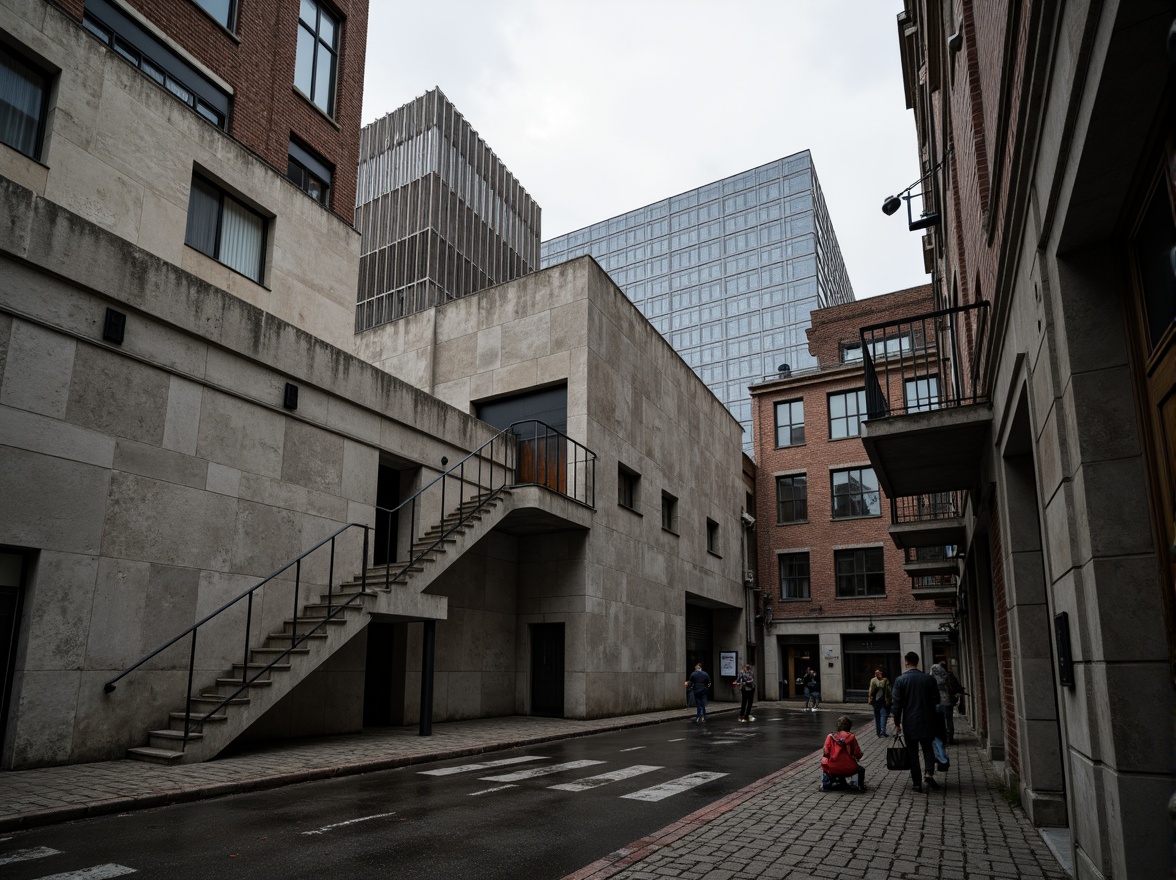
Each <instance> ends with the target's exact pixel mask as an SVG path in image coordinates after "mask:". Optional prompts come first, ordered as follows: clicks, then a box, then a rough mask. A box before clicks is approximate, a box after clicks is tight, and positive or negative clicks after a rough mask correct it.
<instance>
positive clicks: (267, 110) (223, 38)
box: [58, 0, 368, 224]
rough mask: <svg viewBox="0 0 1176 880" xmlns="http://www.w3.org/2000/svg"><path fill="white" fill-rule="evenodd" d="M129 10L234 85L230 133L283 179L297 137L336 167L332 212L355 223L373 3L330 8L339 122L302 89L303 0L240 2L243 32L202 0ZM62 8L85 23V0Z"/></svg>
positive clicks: (71, 0)
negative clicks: (297, 79)
mask: <svg viewBox="0 0 1176 880" xmlns="http://www.w3.org/2000/svg"><path fill="white" fill-rule="evenodd" d="M124 4H125V5H128V6H133V7H134V8H135V10H136V11H138V12H139V13H140V14H142V15H143V17H145V18H146V19H148V20H149V21H150V22H151V23H152V24H154V25H155V26H156V27H157V28H159V29H160V30H161V31H163V32H164V33H166V34H167V35H168V36H169V37H170V38H171V39H172V40H174V41H175V42H176V43H177V44H178V45H180V46H182V47H183V48H184V50H186V51H187V52H189V53H190V54H191V55H192V56H193V57H194V58H196V59H197V60H198V61H200V62H201V63H202V64H204V65H205V66H206V67H208V69H209V70H211V71H213V72H214V73H215V74H216V75H217V76H219V77H220V78H221V79H223V80H224V81H225V82H227V83H229V85H231V86H232V87H233V90H234V94H233V108H232V113H231V115H230V119H229V134H230V135H232V136H233V137H234V138H236V139H237V140H238V141H240V142H241V143H242V144H243V145H244V146H245V147H247V148H248V149H249V150H251V151H252V152H254V153H256V154H257V155H258V156H259V157H261V158H262V159H263V160H265V161H266V162H267V163H269V164H270V165H272V166H273V167H274V168H275V169H276V170H277V171H278V172H279V173H280V174H283V175H284V174H285V173H286V157H287V149H288V147H289V143H290V138H291V135H293V136H294V137H296V138H297V139H298V140H300V141H302V142H303V143H304V144H306V145H307V146H309V147H310V148H311V149H313V150H314V151H315V152H316V153H318V154H319V155H321V156H322V157H323V159H325V160H326V161H327V163H328V164H329V165H331V166H332V167H333V169H334V177H333V180H332V187H333V189H334V194H333V196H332V199H331V210H332V211H333V212H334V213H335V214H336V215H337V216H338V217H339V218H340V219H342V220H344V221H346V222H347V223H348V224H351V223H353V222H354V218H355V179H356V173H357V164H358V156H359V128H360V119H361V113H362V103H363V73H364V59H365V53H366V49H367V17H368V2H367V0H332V2H331V3H329V4H326V5H327V7H328V8H329V9H330V10H331V11H332V12H333V13H336V14H337V15H338V16H339V18H340V21H341V28H340V36H339V56H338V72H337V80H336V82H337V86H336V92H335V115H334V118H331V117H328V116H327V115H326V114H324V113H323V112H322V111H320V110H319V109H318V108H317V107H315V106H314V105H313V104H312V103H311V102H310V101H309V100H308V99H307V98H306V97H304V96H303V95H302V94H301V93H300V92H299V91H298V89H296V88H295V87H294V56H295V51H296V46H297V39H298V0H276V2H265V3H254V2H240V3H238V4H237V6H238V17H237V23H236V30H235V32H230V31H228V30H226V29H225V28H223V27H221V25H220V24H219V23H218V22H216V21H214V20H213V19H212V18H211V17H210V16H209V15H208V14H207V13H206V12H205V11H204V10H203V9H202V8H201V7H200V6H199V5H198V4H197V3H195V2H194V0H131V2H126V0H124ZM58 5H59V6H60V7H61V8H62V9H64V10H65V11H66V12H67V13H69V15H71V16H72V17H74V18H76V19H78V20H79V21H81V18H82V11H83V8H84V2H83V0H62V2H60V3H58Z"/></svg>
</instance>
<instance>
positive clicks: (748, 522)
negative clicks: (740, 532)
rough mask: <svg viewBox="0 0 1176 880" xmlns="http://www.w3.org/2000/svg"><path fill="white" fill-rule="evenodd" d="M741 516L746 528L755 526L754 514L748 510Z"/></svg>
mask: <svg viewBox="0 0 1176 880" xmlns="http://www.w3.org/2000/svg"><path fill="white" fill-rule="evenodd" d="M739 518H740V519H741V520H743V527H744V528H745V529H751V528H755V517H754V516H752V515H751V514H750V513H747V512H746V511H744V512H743V513H741V514H740V515H739Z"/></svg>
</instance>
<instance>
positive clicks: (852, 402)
mask: <svg viewBox="0 0 1176 880" xmlns="http://www.w3.org/2000/svg"><path fill="white" fill-rule="evenodd" d="M865 414H866V392H865V389H864V388H859V389H858V390H857V391H842V392H839V393H837V394H830V395H829V439H830V440H841V439H843V438H845V437H860V436H861V433H862V418H863V417H864V416H865Z"/></svg>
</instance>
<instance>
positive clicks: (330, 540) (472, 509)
mask: <svg viewBox="0 0 1176 880" xmlns="http://www.w3.org/2000/svg"><path fill="white" fill-rule="evenodd" d="M526 425H531V426H532V431H531V436H530V438H529V439H530V441H534V440H536V439H538V438H540V437H542V438H545V440H546V439H550V438H557V439H558V441H559V442H560V443H561V444H566V445H568V446H570V447H571V448H573V450H575V453H574V460H575V461H576V462H577V463H585V464H587V465H590V467H589V468H588V470H589V479H588V480H587V481H585V483H584V484H583V485H585V486H589V487H590V490H591V491H590V494H587V496H586V497H587V499H588V500H583V499H581V498H579V497H576V496H574V495H573V496H569V497H572V498H573V500H579V501H581V503H586V504H588V505H589V506H592V504H593V503H594V501H595V462H596V454H595V453H593V452H591V451H590V450H588V449H587V448H586V447H584V446H582V445H581V444H579V443H577V442H576V441H574V440H571V439H570V438H568V437H567V436H566V435H565V434H563V433H561V432H559V431H557V430H556V429H554V428H551V427H550V426H548V425H545V424H543V423H542V422H538V421H536V420H527V421H523V422H516V423H514V424H512V425H511V426H510V427H509V428H506V429H504V430H502V431H500V432H499V433H497V434H495V435H494V436H493V437H491V438H490V439H489V440H487V441H485V442H484V443H482V444H481V445H480V446H478V447H477V448H476V449H475V450H474V451H473V452H470V453H469V454H467V455H466V456H465V457H463V458H462V459H461V460H460V461H459V462H457V463H456V464H454V465H453V466H452V467H450V468H449V469H448V470H446V471H444V472H442V473H441V474H439V475H438V476H437V477H435V478H434V479H432V480H430V481H429V482H428V483H426V484H425V485H424V486H422V487H421V488H419V489H418V490H417V491H416V492H414V493H413V494H412V495H411V496H410V497H409V498H407V499H405V500H404V501H403V502H401V503H400V504H398V505H397V506H396V507H394V508H391V509H388V508H380V507H377V508H376V509H377V510H378V511H383V512H385V513H387V514H389V535H388V541H389V544H388V545H386V550H387V549H388V548H390V542H391V529H392V524H393V523H394V522H396V521H397V519H398V516H399V514H401V513H402V512H403V511H404V510H405V508H409V511H410V520H409V522H410V531H409V537H410V551H409V558H408V560H407V561H405V562H403V563H396V565H399V566H400V568H399V571H398V572H397V574H396V577H392V576H391V571H392V568H393V563H392V562H391V560H390V559H389V557H388V556H387V555H386V556H385V559H386V560H387V564H386V570H385V588H390V587H391V584H392V582H393V581H396V580H398V579H399V578H400V577H401V576H402V575H404V574H405V573H406V572H407V571H408V570H409V569H411V568H412V567H413V566H414V565H416V564H417V563H419V562H420V561H422V559H423V558H424V557H425V556H427V555H428V554H429V553H431V552H432V551H433V550H434V549H436V548H437V546H438V545H440V544H441V543H442V542H443V541H444V540H446V539H447V538H448V537H449V536H450V535H452V534H453V533H454V532H455V531H457V530H458V529H460V528H461V527H462V526H464V524H465V523H467V522H469V521H470V519H471V518H473V517H474V516H476V515H477V514H479V513H480V512H481V511H482V510H484V509H485V507H486V506H487V505H488V503H489V502H490V501H491V500H493V499H494V498H496V497H498V496H499V495H501V494H502V493H503V492H504V491H505V490H506V489H507V488H508V486H510V485H526V484H528V483H530V482H534V481H533V480H526V481H520V480H519V479H518V477H519V473H518V467H517V451H518V445H519V443H520V442H524V443H525V442H528V438H527V437H526V436H524V437H523V438H522V439H521V440H520V436H519V435H520V433H521V429H522V426H526ZM539 426H542V429H543V432H542V434H540V429H539ZM496 449H497V450H498V453H499V455H501V456H502V460H501V461H496V460H495V458H494V455H495V451H496ZM512 453H514V454H513V455H512ZM581 453H582V454H581ZM475 462H476V467H477V470H476V476H477V481H475V480H474V479H472V478H471V477H467V475H466V470H467V467H469V468H471V469H472V468H473V467H474V464H475ZM484 468H487V469H488V473H485V474H484ZM496 470H497V471H498V472H499V473H500V474H501V477H502V481H501V483H499V484H498V485H497V486H496V485H495V471H496ZM484 475H485V476H486V479H485V480H483V476H484ZM453 479H456V480H457V481H458V496H457V506H456V508H455V509H454V512H453V513H450V512H448V508H447V506H446V487H447V484H448V482H449V481H451V480H453ZM576 485H577V486H578V487H580V486H581V483H580V481H579V480H577V481H576ZM436 486H439V487H440V489H439V492H440V505H439V508H438V509H439V511H440V517H439V521H438V525H437V526H435V528H437V529H438V534H437V535H435V536H434V537H433V539H432V540H431V542H430V543H428V544H427V545H425V546H422V547H419V548H416V547H415V545H416V541H415V536H416V523H417V513H418V509H419V508H420V507H421V506H422V505H420V501H421V499H422V498H423V497H424V495H425V493H426V492H429V490H431V489H433V488H434V487H436ZM470 486H476V487H477V490H476V491H475V492H474V494H473V495H471V497H470V501H471V502H476V503H474V504H472V506H471V505H469V504H468V503H467V500H466V492H467V489H468V487H470ZM549 488H554V487H550V486H549ZM565 488H566V487H565ZM565 494H566V491H565ZM581 494H583V493H581ZM354 528H360V529H363V556H362V564H361V566H360V569H361V570H360V579H359V580H360V589H359V592H357V593H354V594H353V595H352V596H351V597H350V598H349V599H347V600H346V601H345V602H342V603H340V604H335V591H334V587H335V544H336V541H337V540H338V538H339V537H340V536H341V535H343V534H344V533H345V532H348V531H350V530H351V529H354ZM369 532H374V527H372V526H369V525H367V524H365V523H347V524H346V525H344V526H342V527H341V528H339V529H337V530H336V531H335V532H334V533H332V534H331V535H328V536H327V537H326V538H323V539H322V540H321V541H319V542H318V543H317V544H315V545H314V546H313V547H311V548H309V549H308V550H305V551H303V552H302V553H300V554H298V555H297V556H296V557H294V558H293V559H291V560H290V561H289V562H287V563H286V564H285V565H283V566H281V567H280V568H278V569H277V570H276V571H274V572H273V573H271V574H269V575H268V576H266V577H265V578H263V579H262V580H261V581H259V582H258V583H257V584H255V585H254V586H252V587H251V588H249V589H248V590H246V591H244V592H243V593H241V594H240V595H238V596H236V597H235V598H233V599H230V600H229V601H227V602H225V603H224V604H223V605H221V606H220V607H219V608H217V609H216V610H215V611H212V612H210V613H209V614H207V615H205V616H204V617H203V618H201V619H200V620H199V621H197V622H196V623H194V624H192V625H191V626H189V627H188V628H187V629H185V630H184V631H183V632H181V633H179V634H178V635H176V636H174V637H172V638H171V639H168V640H167V641H166V642H164V643H163V644H161V645H160V646H159V647H157V648H155V649H154V650H153V651H150V652H149V653H147V654H145V655H143V656H142V657H140V658H139V659H138V660H136V661H135V662H134V663H132V664H131V665H130V666H128V667H126V668H125V669H123V670H122V671H121V672H120V673H119V674H118V675H116V676H114V678H111V679H110V680H109V681H107V682H106V683H105V684H104V685H103V691H104V692H105V693H107V694H109V693H112V692H113V691H114V690H115V688H116V683H117V682H118V681H120V680H121V679H122V678H124V677H125V676H127V675H129V674H130V673H131V672H134V671H135V670H136V669H138V668H139V667H141V666H142V665H143V664H144V663H146V662H147V661H149V660H151V659H152V658H153V657H156V656H157V655H159V654H160V653H162V652H163V651H166V650H167V649H168V648H170V647H172V646H173V645H175V644H177V643H179V642H180V641H181V640H183V639H184V638H185V637H189V636H190V637H191V640H192V642H191V647H190V650H189V656H188V689H187V699H186V701H185V708H184V736H183V740H182V746H181V748H186V747H187V743H188V739H189V736H190V734H191V733H192V728H193V726H196V725H199V726H202V725H203V724H205V723H206V722H207V721H208V719H209V718H211V717H213V716H214V715H215V714H216V713H217V712H219V711H220V710H221V709H223V708H224V707H225V706H227V705H228V704H229V703H230V702H232V701H233V700H234V699H236V698H237V697H239V696H240V695H241V694H242V693H243V692H244V691H245V690H247V689H248V688H249V687H251V686H252V685H253V684H254V683H256V682H257V681H258V680H259V679H261V677H262V676H263V675H265V674H266V673H268V672H269V671H270V670H271V669H273V668H274V666H276V665H277V664H278V663H280V662H282V661H283V660H285V659H286V658H287V657H289V656H290V654H291V653H292V652H294V651H295V650H297V649H298V648H299V646H301V645H302V644H303V643H304V642H306V641H307V640H308V639H309V638H310V637H311V636H313V635H314V634H315V633H317V632H319V631H320V630H321V629H323V627H325V626H326V625H327V623H328V622H329V621H331V620H334V619H335V618H336V617H337V616H338V615H339V614H341V613H342V612H343V610H344V609H345V608H348V607H350V606H351V605H352V604H353V603H355V602H356V600H358V599H362V598H363V596H365V595H366V594H367V584H368V559H369V543H370V542H369ZM327 545H330V562H329V568H328V577H327V614H326V616H325V617H322V618H318V617H314V618H306V617H305V616H304V615H300V614H299V611H300V608H299V594H300V588H301V581H302V562H303V560H305V559H307V558H308V557H309V556H311V554H313V553H315V552H317V551H318V550H321V549H322V548H323V547H325V546H327ZM414 548H415V549H414ZM291 568H293V569H294V572H295V576H294V617H293V623H292V626H291V636H290V646H289V647H288V648H286V649H285V650H284V651H282V652H281V653H280V654H278V655H277V656H275V657H274V658H273V659H272V660H270V662H269V663H267V664H265V665H264V666H262V667H261V668H259V669H258V670H257V672H256V673H255V674H254V675H253V676H252V677H250V676H249V669H250V666H251V664H250V662H249V660H250V653H251V651H252V648H251V647H250V644H249V638H250V629H251V627H252V620H253V597H254V595H255V594H256V593H257V591H258V590H260V589H261V588H262V587H264V586H265V585H266V584H268V583H270V582H271V581H273V580H274V579H275V578H277V577H278V576H280V575H282V574H283V573H285V572H287V571H289V570H290V569H291ZM242 600H244V601H245V602H246V603H247V610H246V617H245V638H244V642H245V645H244V654H243V657H242V663H241V667H242V669H241V684H240V686H239V687H237V689H236V690H234V691H233V692H232V693H231V694H229V695H228V696H226V697H224V698H223V699H222V700H221V701H220V702H219V703H217V704H216V705H215V706H213V707H212V708H211V709H209V710H208V711H207V712H205V713H203V714H202V715H200V716H199V717H198V718H196V719H193V717H192V680H193V676H194V673H195V665H196V637H197V633H198V632H199V630H200V628H201V627H202V626H204V625H205V624H207V623H209V622H210V621H211V620H213V619H215V618H217V617H219V616H220V615H221V614H223V613H224V612H225V611H227V610H228V609H230V608H232V607H234V606H236V605H237V604H238V603H239V602H241V601H242ZM300 618H301V619H302V620H306V619H312V620H317V621H319V622H318V623H317V624H316V625H315V626H314V627H313V628H311V629H309V630H307V631H306V632H304V633H302V634H301V635H300V634H299V632H298V627H299V623H300ZM252 665H256V664H252Z"/></svg>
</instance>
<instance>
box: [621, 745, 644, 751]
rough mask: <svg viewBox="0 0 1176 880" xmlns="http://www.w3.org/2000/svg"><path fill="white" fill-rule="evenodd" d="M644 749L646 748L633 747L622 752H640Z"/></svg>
mask: <svg viewBox="0 0 1176 880" xmlns="http://www.w3.org/2000/svg"><path fill="white" fill-rule="evenodd" d="M643 748H645V746H633V748H631V749H621V751H622V752H639V751H641V750H642V749H643Z"/></svg>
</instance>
